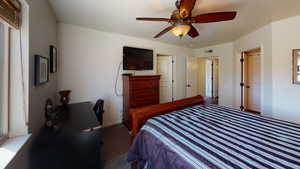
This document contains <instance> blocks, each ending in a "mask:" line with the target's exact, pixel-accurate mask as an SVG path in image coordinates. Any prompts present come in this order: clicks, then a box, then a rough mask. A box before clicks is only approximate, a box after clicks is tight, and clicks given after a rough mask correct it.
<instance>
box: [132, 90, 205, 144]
mask: <svg viewBox="0 0 300 169" xmlns="http://www.w3.org/2000/svg"><path fill="white" fill-rule="evenodd" d="M197 104H204V98H203V97H202V96H196V97H191V98H187V99H182V100H178V101H173V102H169V103H163V104H157V105H152V106H147V107H142V108H136V109H130V114H131V127H132V131H131V138H132V140H133V139H134V137H135V136H136V135H137V133H138V132H139V130H140V128H141V127H142V126H143V125H144V124H145V123H146V121H147V120H148V119H150V118H152V117H154V116H158V115H163V114H166V113H169V112H172V111H175V110H180V109H184V108H186V107H190V106H194V105H197Z"/></svg>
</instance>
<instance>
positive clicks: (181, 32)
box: [172, 25, 191, 37]
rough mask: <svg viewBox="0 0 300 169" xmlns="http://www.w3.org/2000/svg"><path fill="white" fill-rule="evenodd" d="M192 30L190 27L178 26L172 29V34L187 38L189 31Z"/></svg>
mask: <svg viewBox="0 0 300 169" xmlns="http://www.w3.org/2000/svg"><path fill="white" fill-rule="evenodd" d="M190 30H191V26H190V25H177V26H176V27H174V28H173V29H172V32H173V34H174V35H175V36H180V37H182V36H185V35H187V34H188V33H189V31H190Z"/></svg>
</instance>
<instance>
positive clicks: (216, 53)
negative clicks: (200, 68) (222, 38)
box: [193, 43, 235, 107]
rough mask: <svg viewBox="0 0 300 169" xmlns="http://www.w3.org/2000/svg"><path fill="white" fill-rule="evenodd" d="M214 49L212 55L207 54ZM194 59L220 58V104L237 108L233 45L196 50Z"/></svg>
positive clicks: (227, 44)
mask: <svg viewBox="0 0 300 169" xmlns="http://www.w3.org/2000/svg"><path fill="white" fill-rule="evenodd" d="M210 49H213V52H212V53H206V51H207V50H210ZM193 56H194V57H200V58H201V57H219V104H220V105H223V106H229V107H235V104H234V103H235V100H234V99H235V98H234V95H235V90H234V75H235V74H234V67H235V64H234V54H233V43H226V44H221V45H215V46H208V47H205V48H200V49H195V50H194V51H193Z"/></svg>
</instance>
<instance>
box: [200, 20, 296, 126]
mask: <svg viewBox="0 0 300 169" xmlns="http://www.w3.org/2000/svg"><path fill="white" fill-rule="evenodd" d="M299 30H300V16H296V17H291V18H288V19H284V20H280V21H276V22H274V23H272V24H269V25H266V26H264V27H262V28H260V29H258V30H256V31H255V32H252V33H250V34H248V35H246V36H243V37H241V38H239V39H237V40H235V41H233V42H232V46H230V45H226V44H221V45H217V46H210V47H206V48H201V49H196V50H194V56H197V57H199V56H200V57H205V56H206V55H207V54H205V52H204V51H205V50H208V49H213V50H214V51H217V52H218V53H223V54H226V53H227V55H223V56H225V57H224V59H225V58H227V59H228V61H229V62H226V63H224V62H223V63H222V60H221V62H220V72H221V74H220V78H221V79H224V77H223V78H222V76H224V75H225V77H226V78H228V79H229V80H230V81H231V80H232V81H233V83H232V88H233V91H231V93H233V95H231V94H225V95H223V96H220V97H224V96H225V97H226V98H228V99H229V100H232V102H233V103H234V104H233V107H235V108H239V106H240V86H239V83H240V81H241V80H240V76H241V75H240V74H241V68H240V66H241V65H240V57H241V52H242V51H248V50H251V49H256V48H261V51H262V54H261V63H262V69H261V70H262V72H261V73H262V74H261V75H262V77H261V78H262V79H261V81H262V85H261V87H262V93H261V94H262V95H261V97H262V98H261V105H262V112H263V115H266V116H272V117H274V118H278V119H282V120H287V121H291V122H296V123H300V114H299V112H300V108H299V99H298V96H299V95H300V90H299V89H300V86H299V85H294V84H292V50H293V49H299V48H300V40H299ZM226 51H227V52H226ZM230 51H232V52H230ZM217 52H216V53H217ZM213 55H217V54H215V52H214V53H213ZM230 55H231V56H230ZM220 57H221V56H220ZM224 59H223V61H224ZM232 59H233V60H232ZM230 62H232V63H230ZM224 64H225V65H224ZM230 66H232V67H233V69H224V68H228V67H230ZM224 70H226V71H227V73H228V74H229V76H228V75H227V74H224V73H222V71H224ZM221 83H222V80H221V81H220V86H222V84H221ZM223 83H224V82H223ZM220 90H223V91H220V93H224V89H222V87H220ZM223 105H224V104H223ZM227 106H229V105H228V104H227Z"/></svg>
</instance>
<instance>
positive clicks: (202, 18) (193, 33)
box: [136, 0, 237, 38]
mask: <svg viewBox="0 0 300 169" xmlns="http://www.w3.org/2000/svg"><path fill="white" fill-rule="evenodd" d="M195 4H196V0H177V1H176V3H175V5H176V7H177V10H175V11H174V12H173V13H172V15H171V18H170V19H168V18H136V20H141V21H159V22H168V23H169V24H171V26H169V27H167V28H166V29H164V30H163V31H161V32H160V33H158V34H157V35H156V36H154V38H159V37H161V36H162V35H164V34H165V33H167V32H169V31H172V33H173V34H174V35H175V36H179V37H182V36H185V35H189V36H190V37H192V38H196V37H198V36H199V33H198V31H197V29H196V28H195V27H194V26H193V25H192V24H195V23H211V22H222V21H229V20H233V19H234V18H235V17H236V15H237V12H235V11H233V12H216V13H208V14H201V15H197V16H194V17H193V16H192V11H193V9H194V7H195Z"/></svg>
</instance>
